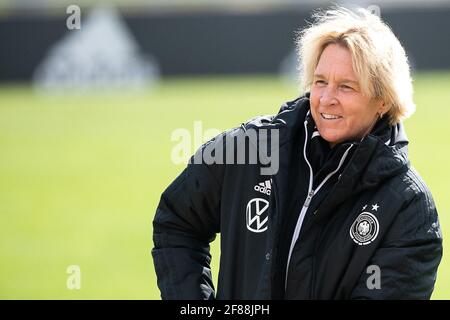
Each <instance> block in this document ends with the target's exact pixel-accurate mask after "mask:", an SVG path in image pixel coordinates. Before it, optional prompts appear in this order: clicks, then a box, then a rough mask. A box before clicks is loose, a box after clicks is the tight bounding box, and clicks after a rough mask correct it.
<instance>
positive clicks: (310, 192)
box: [284, 120, 353, 291]
mask: <svg viewBox="0 0 450 320" xmlns="http://www.w3.org/2000/svg"><path fill="white" fill-rule="evenodd" d="M307 125H308V121H307V120H305V122H304V127H305V144H304V145H303V157H304V159H305V161H306V163H307V165H308V167H309V187H308V195H307V197H306V199H305V202H304V203H303V206H302V209H301V211H300V215H299V217H298V220H297V224H296V225H295V229H294V234H293V236H292V240H291V246H290V248H289V254H288V259H287V264H286V277H285V283H284V290H285V291H286V288H287V279H288V271H289V264H290V262H291V255H292V251H293V250H294V246H295V243H296V242H297V240H298V237H299V235H300V230H301V227H302V224H303V220H304V219H305V215H306V212H307V211H308V207H309V205H310V203H311V200H312V198H313V197H314V196H315V195H316V194H317V192H318V191H319V190H320V189H321V188H322V186H323V185H324V184H325V183H326V182H327V181H328V180H329V179H330V178H331V177H332V176H333V175H334V174H335V173H336V172H338V171H339V169H340V168H341V166H342V164H343V163H344V161H345V158H346V157H347V155H348V152H349V151H350V149H351V148H352V147H353V144H352V145H350V146H349V147H348V148H347V150H345V152H344V154H343V156H342V158H341V160H340V161H339V165H338V166H337V168H336V170H334V171H333V172H330V173H329V174H328V175H327V176H326V177H325V178H324V179H323V180H322V182H321V183H320V184H319V185H318V186H317V188H316V189H315V190H313V177H314V175H313V170H312V167H311V164H310V162H309V161H308V157H307V156H306V146H307V144H308V127H307Z"/></svg>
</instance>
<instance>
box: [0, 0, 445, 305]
mask: <svg viewBox="0 0 450 320" xmlns="http://www.w3.org/2000/svg"><path fill="white" fill-rule="evenodd" d="M334 3H339V4H342V5H345V6H353V5H358V6H361V7H365V8H369V9H370V10H373V11H374V12H375V13H377V14H379V15H381V17H382V18H383V19H384V20H385V21H386V22H387V23H388V24H389V25H390V26H391V27H392V29H393V30H394V32H395V34H396V35H397V36H398V38H399V39H400V40H401V42H402V44H403V45H404V46H405V48H406V50H407V53H408V56H409V58H410V60H411V64H412V66H413V77H414V88H415V102H416V104H417V112H416V114H415V115H414V116H413V117H412V118H411V119H408V120H407V121H406V122H405V126H406V129H407V133H408V136H409V139H410V158H411V160H412V163H413V165H414V166H415V167H416V169H417V170H418V171H419V172H420V173H421V175H422V176H423V178H424V179H425V181H426V183H427V184H428V186H429V187H430V189H431V191H432V193H433V195H434V199H435V202H436V205H437V208H438V211H439V213H440V222H441V225H442V230H443V235H444V242H445V243H444V248H446V247H448V246H450V243H449V241H450V240H448V237H449V236H450V226H449V224H450V221H449V217H448V211H449V209H450V198H448V197H447V196H446V193H447V192H448V191H449V190H450V172H449V170H448V169H447V161H448V160H447V159H448V157H449V151H448V143H447V138H448V137H449V136H450V127H449V126H448V124H447V122H448V120H449V119H450V108H449V107H450V41H449V40H450V39H449V37H450V34H449V30H450V19H448V16H450V1H448V0H430V1H419V0H401V1H399V0H397V1H387V0H380V1H334ZM330 4H331V3H330V2H328V1H312V0H299V1H293V0H291V1H289V0H278V1H275V0H258V1H257V0H239V1H238V0H228V1H223V0H222V1H218V0H197V1H194V0H189V1H187V0H184V1H181V0H171V1H169V0H165V1H162V0H157V1H144V0H127V1H120V0H116V1H113V0H110V1H94V0H90V1H87V0H86V1H59V0H58V1H57V0H14V1H13V0H10V1H5V0H0V228H1V231H0V298H1V299H159V290H158V288H157V285H156V277H155V273H154V269H153V263H152V258H151V253H150V250H151V248H152V247H153V243H152V238H151V235H152V227H151V222H152V219H153V215H154V212H155V208H156V206H157V204H158V201H159V197H160V194H161V192H162V191H163V190H164V189H165V188H166V187H167V185H168V184H169V183H170V182H171V181H172V180H173V179H174V178H175V177H176V176H177V175H178V174H179V173H180V172H181V171H182V169H183V168H184V167H185V165H186V161H187V159H188V157H189V155H190V154H192V153H193V152H194V151H195V150H196V148H198V147H199V146H200V144H201V143H202V142H204V141H206V140H207V139H208V138H210V137H211V136H212V135H214V133H216V132H217V131H222V130H225V129H228V128H232V127H235V126H238V125H240V123H242V122H244V121H245V120H247V119H249V118H252V117H254V116H257V115H262V114H274V113H276V112H277V111H278V109H279V107H280V105H281V104H282V103H283V102H284V101H287V100H291V99H293V98H295V97H297V96H298V95H299V89H298V84H297V78H298V74H297V70H296V65H297V62H296V57H295V52H294V39H295V32H296V31H298V30H299V29H300V28H301V27H303V26H305V25H306V22H307V21H308V20H310V15H311V12H312V10H314V9H317V8H326V7H327V6H329V5H330ZM180 130H181V132H183V133H187V137H188V138H187V139H184V140H182V139H180V135H179V134H177V132H178V133H180ZM185 137H186V135H185ZM219 241H220V239H219V237H218V239H217V240H216V241H215V242H214V243H213V244H212V254H213V260H212V268H213V273H214V279H215V281H216V279H217V271H218V262H219V257H220V252H219V250H218V248H219ZM447 244H448V245H447ZM215 283H217V282H215ZM433 298H434V299H449V298H450V259H449V258H448V257H447V255H444V258H443V261H442V263H441V265H440V269H439V273H438V278H437V282H436V288H435V291H434V294H433Z"/></svg>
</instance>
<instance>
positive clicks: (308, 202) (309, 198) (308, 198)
mask: <svg viewBox="0 0 450 320" xmlns="http://www.w3.org/2000/svg"><path fill="white" fill-rule="evenodd" d="M313 196H314V190H311V191H310V192H309V193H308V196H307V197H306V201H305V204H304V205H303V206H304V207H309V204H310V203H311V199H312V197H313Z"/></svg>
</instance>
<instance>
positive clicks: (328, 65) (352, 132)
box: [310, 44, 385, 147]
mask: <svg viewBox="0 0 450 320" xmlns="http://www.w3.org/2000/svg"><path fill="white" fill-rule="evenodd" d="M310 102H311V114H312V117H313V119H314V121H315V122H316V126H317V129H318V130H319V133H320V135H321V136H322V138H324V139H325V140H326V141H328V142H329V143H330V145H331V146H332V147H333V146H334V145H336V144H338V143H341V142H344V141H347V140H350V139H361V138H362V137H364V136H365V135H367V134H368V133H369V132H370V131H371V130H372V128H373V126H374V125H375V123H376V121H377V119H378V117H379V114H380V113H385V105H384V103H383V102H382V101H380V100H375V99H371V98H370V97H368V96H367V95H365V94H364V93H363V92H362V91H361V88H360V86H359V82H358V78H357V76H356V74H355V72H354V70H353V66H352V56H351V53H350V51H349V50H348V49H347V48H345V47H344V46H341V45H338V44H329V45H328V46H326V48H325V49H324V50H323V52H322V55H321V56H320V59H319V63H318V64H317V67H316V69H315V71H314V79H313V83H312V85H311V95H310Z"/></svg>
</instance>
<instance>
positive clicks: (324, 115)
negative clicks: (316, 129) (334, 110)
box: [320, 113, 343, 120]
mask: <svg viewBox="0 0 450 320" xmlns="http://www.w3.org/2000/svg"><path fill="white" fill-rule="evenodd" d="M320 116H321V117H322V119H325V120H339V119H342V118H343V117H342V116H338V115H334V114H328V113H321V114H320Z"/></svg>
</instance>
